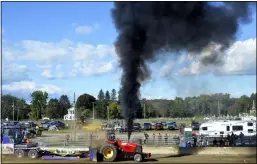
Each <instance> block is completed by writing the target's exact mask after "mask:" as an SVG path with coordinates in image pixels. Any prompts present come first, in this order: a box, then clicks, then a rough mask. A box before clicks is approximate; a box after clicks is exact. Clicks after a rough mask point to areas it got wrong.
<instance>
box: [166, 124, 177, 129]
mask: <svg viewBox="0 0 257 164" xmlns="http://www.w3.org/2000/svg"><path fill="white" fill-rule="evenodd" d="M176 128H177V123H176V122H169V123H168V124H167V129H168V130H175V129H176Z"/></svg>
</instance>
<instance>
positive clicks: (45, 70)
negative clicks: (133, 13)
mask: <svg viewBox="0 0 257 164" xmlns="http://www.w3.org/2000/svg"><path fill="white" fill-rule="evenodd" d="M112 7H113V3H112V2H3V3H2V30H3V32H2V41H3V45H2V46H3V63H2V64H3V72H2V73H3V75H2V82H3V83H2V90H3V93H4V94H6V93H11V94H13V95H16V96H19V97H24V98H26V99H29V94H30V92H33V91H34V90H37V89H41V90H45V91H47V92H49V94H50V96H51V97H58V96H59V95H61V94H68V95H69V96H70V97H72V95H73V92H76V93H77V95H79V94H83V93H89V94H92V95H94V96H97V94H98V91H99V90H100V89H104V90H111V89H112V88H115V89H117V90H118V89H119V83H120V79H119V78H120V75H121V69H120V68H119V67H118V58H117V56H116V54H115V49H114V46H113V42H114V41H115V39H116V36H117V32H116V30H115V27H114V25H113V22H112V19H111V14H110V10H111V8H112ZM253 13H254V17H253V21H252V23H251V24H248V25H243V26H242V25H241V26H240V30H239V32H238V35H237V36H238V37H237V42H235V43H234V44H233V45H232V46H231V48H230V49H229V50H228V52H227V53H226V54H225V55H224V56H225V64H224V66H223V67H222V68H216V67H215V68H214V67H208V68H205V67H204V68H203V66H201V65H199V62H198V61H199V57H200V56H201V55H199V56H198V57H192V56H190V55H188V54H183V55H180V56H177V57H173V58H171V57H170V56H167V55H166V56H162V57H160V59H159V60H158V61H157V62H155V63H151V64H149V68H150V69H151V70H152V78H151V79H149V80H148V81H146V82H145V83H144V84H143V87H142V88H141V95H142V97H145V98H149V99H151V98H169V99H170V98H174V97H176V96H181V97H185V96H197V95H199V94H211V93H215V92H222V93H230V94H231V95H232V96H233V97H238V96H241V95H243V94H246V95H250V94H251V93H252V92H256V11H255V10H254V11H253Z"/></svg>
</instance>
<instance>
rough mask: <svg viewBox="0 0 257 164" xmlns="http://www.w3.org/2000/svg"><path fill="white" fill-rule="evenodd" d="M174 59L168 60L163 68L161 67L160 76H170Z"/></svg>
mask: <svg viewBox="0 0 257 164" xmlns="http://www.w3.org/2000/svg"><path fill="white" fill-rule="evenodd" d="M174 64H175V63H174V61H168V62H167V63H166V64H165V65H164V66H163V67H162V68H161V69H160V72H159V73H160V76H161V77H165V76H168V75H169V74H170V73H171V72H172V71H173V67H174Z"/></svg>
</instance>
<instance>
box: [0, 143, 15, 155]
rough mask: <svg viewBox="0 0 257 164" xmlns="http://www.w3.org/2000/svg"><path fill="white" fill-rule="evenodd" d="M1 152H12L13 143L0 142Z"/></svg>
mask: <svg viewBox="0 0 257 164" xmlns="http://www.w3.org/2000/svg"><path fill="white" fill-rule="evenodd" d="M1 149H2V151H1V152H2V154H14V144H1Z"/></svg>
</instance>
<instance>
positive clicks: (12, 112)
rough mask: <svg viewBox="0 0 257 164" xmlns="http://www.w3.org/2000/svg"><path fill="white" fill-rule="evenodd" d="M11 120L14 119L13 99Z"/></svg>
mask: <svg viewBox="0 0 257 164" xmlns="http://www.w3.org/2000/svg"><path fill="white" fill-rule="evenodd" d="M12 120H13V121H14V101H13V102H12Z"/></svg>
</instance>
